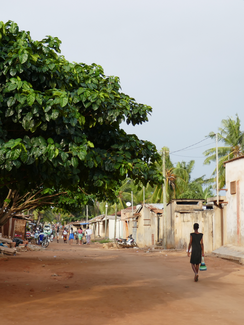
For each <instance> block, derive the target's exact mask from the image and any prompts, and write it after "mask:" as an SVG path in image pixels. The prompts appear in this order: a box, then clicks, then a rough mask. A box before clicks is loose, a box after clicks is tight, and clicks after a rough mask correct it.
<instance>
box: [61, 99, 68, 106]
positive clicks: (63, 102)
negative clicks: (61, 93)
mask: <svg viewBox="0 0 244 325" xmlns="http://www.w3.org/2000/svg"><path fill="white" fill-rule="evenodd" d="M67 104H68V97H61V98H60V106H61V107H64V106H66V105H67Z"/></svg>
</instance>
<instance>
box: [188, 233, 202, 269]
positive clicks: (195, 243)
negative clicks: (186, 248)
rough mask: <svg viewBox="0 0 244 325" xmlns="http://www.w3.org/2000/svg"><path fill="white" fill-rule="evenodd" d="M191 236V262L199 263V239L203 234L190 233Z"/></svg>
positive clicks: (200, 257)
mask: <svg viewBox="0 0 244 325" xmlns="http://www.w3.org/2000/svg"><path fill="white" fill-rule="evenodd" d="M191 236H192V251H191V260H190V263H191V264H200V263H201V261H202V247H201V239H202V236H203V234H201V233H199V234H196V233H195V232H193V233H191Z"/></svg>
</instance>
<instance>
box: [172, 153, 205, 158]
mask: <svg viewBox="0 0 244 325" xmlns="http://www.w3.org/2000/svg"><path fill="white" fill-rule="evenodd" d="M172 155H173V156H177V157H186V158H199V159H205V158H206V157H203V156H202V157H195V156H184V155H176V154H174V153H173V154H172Z"/></svg>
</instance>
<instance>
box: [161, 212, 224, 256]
mask: <svg viewBox="0 0 244 325" xmlns="http://www.w3.org/2000/svg"><path fill="white" fill-rule="evenodd" d="M196 222H197V223H199V232H201V233H203V242H204V249H205V252H208V253H209V252H212V251H213V250H215V249H216V248H219V247H220V246H222V245H223V238H222V220H221V209H219V208H217V207H214V209H213V210H202V211H197V212H189V213H175V230H174V239H175V242H172V241H171V242H167V247H175V248H184V249H186V248H187V246H188V244H189V240H190V234H191V233H192V232H193V225H194V223H196Z"/></svg>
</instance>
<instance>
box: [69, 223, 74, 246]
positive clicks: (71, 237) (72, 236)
mask: <svg viewBox="0 0 244 325" xmlns="http://www.w3.org/2000/svg"><path fill="white" fill-rule="evenodd" d="M73 240H74V233H73V228H72V227H71V228H70V231H69V244H70V245H72V244H73Z"/></svg>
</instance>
